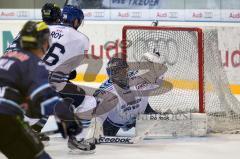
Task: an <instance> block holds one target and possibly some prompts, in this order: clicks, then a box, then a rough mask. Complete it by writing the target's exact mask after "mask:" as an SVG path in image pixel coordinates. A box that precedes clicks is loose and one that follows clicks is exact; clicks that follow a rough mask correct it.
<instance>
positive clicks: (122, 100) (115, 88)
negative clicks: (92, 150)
mask: <svg viewBox="0 0 240 159" xmlns="http://www.w3.org/2000/svg"><path fill="white" fill-rule="evenodd" d="M158 56H159V54H158V53H145V54H144V55H143V57H142V61H141V63H140V65H139V64H137V65H139V66H141V68H139V67H137V68H139V69H148V70H149V71H148V73H145V74H141V75H140V74H139V73H140V72H139V71H131V70H129V65H128V64H127V62H126V61H125V60H123V59H121V58H115V57H114V58H112V59H110V61H109V62H108V65H107V73H108V75H109V79H108V80H107V81H106V82H104V83H103V84H102V85H101V86H100V88H99V89H98V90H97V91H96V92H95V94H94V96H95V97H96V98H97V101H98V107H101V106H102V107H106V105H109V110H110V111H109V112H107V113H105V114H104V115H103V116H102V118H103V120H104V122H103V134H104V135H106V136H115V135H116V134H117V132H118V130H119V129H120V128H122V129H123V130H129V129H130V128H132V127H134V126H135V122H136V117H137V115H138V114H141V113H146V114H149V113H156V112H155V111H154V110H153V109H152V108H151V107H150V105H149V104H148V98H149V95H150V93H151V92H153V91H154V90H155V89H159V88H160V87H161V85H162V83H163V75H164V73H165V72H166V71H167V67H166V65H164V64H160V63H155V62H156V61H158ZM154 61H155V62H154ZM133 65H135V66H136V63H135V64H133ZM130 68H131V65H130ZM135 68H136V67H135ZM112 94H115V95H117V97H118V98H114V96H113V98H112V97H111V96H112ZM104 98H108V99H110V100H108V101H109V102H108V103H104V104H102V103H101V99H104ZM114 104H116V105H115V106H114ZM105 110H106V109H105Z"/></svg>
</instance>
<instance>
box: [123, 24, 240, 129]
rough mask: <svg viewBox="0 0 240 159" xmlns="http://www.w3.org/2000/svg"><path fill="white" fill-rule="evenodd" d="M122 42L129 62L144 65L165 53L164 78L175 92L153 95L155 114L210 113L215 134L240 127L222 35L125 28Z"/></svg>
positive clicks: (239, 105)
mask: <svg viewBox="0 0 240 159" xmlns="http://www.w3.org/2000/svg"><path fill="white" fill-rule="evenodd" d="M122 38H123V53H125V54H127V61H131V62H132V61H140V59H141V57H142V55H143V54H144V53H146V52H153V51H155V52H159V53H160V59H159V61H160V62H161V63H164V64H166V65H167V67H168V70H167V72H166V73H165V74H164V79H165V80H166V81H169V82H170V83H171V84H172V85H173V89H172V90H171V91H169V92H166V93H164V94H160V95H154V96H150V98H149V103H150V105H151V106H152V107H153V108H154V110H155V111H157V112H159V113H168V112H171V113H173V114H174V113H177V112H198V113H206V115H207V128H208V131H211V132H226V131H232V130H237V129H239V128H240V122H239V121H240V120H239V119H240V118H239V117H240V103H239V101H238V100H237V99H236V98H235V96H234V95H233V94H232V93H231V91H230V89H229V83H228V79H227V75H226V73H225V72H224V68H223V65H222V60H221V55H220V53H219V49H218V34H217V30H213V29H200V28H184V27H155V26H124V27H123V32H122ZM178 126H179V123H178Z"/></svg>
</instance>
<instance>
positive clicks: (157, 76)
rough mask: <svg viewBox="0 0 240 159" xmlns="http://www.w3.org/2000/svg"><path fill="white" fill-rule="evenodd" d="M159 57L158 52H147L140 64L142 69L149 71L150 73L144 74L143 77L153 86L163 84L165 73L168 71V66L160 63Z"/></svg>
mask: <svg viewBox="0 0 240 159" xmlns="http://www.w3.org/2000/svg"><path fill="white" fill-rule="evenodd" d="M159 57H160V55H159V53H158V52H147V53H145V54H143V56H142V58H141V62H140V65H141V67H142V68H141V69H144V70H148V72H147V73H145V74H142V75H141V77H142V78H144V79H145V80H147V81H149V82H150V83H153V84H154V83H156V84H158V83H159V82H161V81H162V79H163V77H164V73H165V72H166V71H167V66H166V65H165V64H163V63H160V62H159V61H160V60H159Z"/></svg>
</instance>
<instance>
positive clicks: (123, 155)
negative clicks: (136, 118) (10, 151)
mask: <svg viewBox="0 0 240 159" xmlns="http://www.w3.org/2000/svg"><path fill="white" fill-rule="evenodd" d="M239 97H240V96H239ZM51 120H53V118H51ZM50 123H52V122H50ZM50 127H51V126H50ZM45 128H46V129H48V128H49V125H47V126H46V127H45ZM132 131H133V130H132ZM129 133H130V134H131V133H132V132H129ZM239 148H240V134H214V135H210V136H208V137H182V138H168V139H156V140H144V141H143V142H142V143H139V144H136V145H124V144H122V145H120V144H118V145H117V144H111V145H110V144H100V145H97V149H96V153H95V154H89V155H86V154H78V155H72V154H69V149H68V148H67V140H65V139H62V138H59V137H56V136H52V137H51V140H50V142H49V144H48V146H46V147H45V150H46V151H47V152H48V153H49V154H50V155H51V156H52V158H53V159H79V158H81V159H189V158H192V159H237V158H239V154H238V152H239ZM0 159H5V157H4V156H3V155H1V154H0Z"/></svg>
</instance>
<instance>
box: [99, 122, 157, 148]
mask: <svg viewBox="0 0 240 159" xmlns="http://www.w3.org/2000/svg"><path fill="white" fill-rule="evenodd" d="M158 124H159V123H158V122H157V121H155V122H154V124H152V125H151V126H150V127H149V128H148V129H146V131H144V132H143V133H142V134H141V135H138V136H135V137H123V136H100V138H99V139H97V141H96V142H97V143H99V144H138V143H140V142H141V141H143V139H144V138H145V137H146V136H147V135H148V134H149V133H150V132H151V130H152V129H153V128H155V127H156V126H157V125H158Z"/></svg>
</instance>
